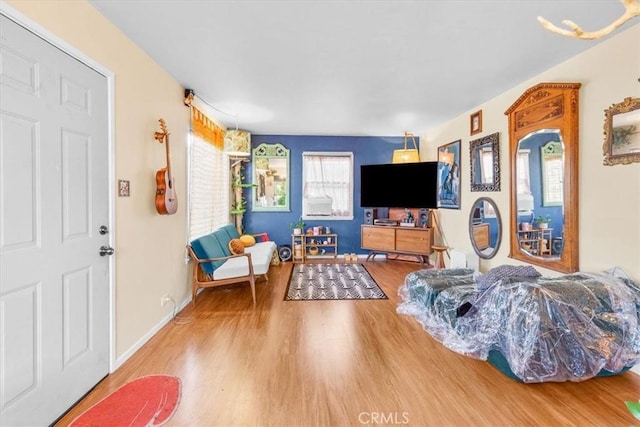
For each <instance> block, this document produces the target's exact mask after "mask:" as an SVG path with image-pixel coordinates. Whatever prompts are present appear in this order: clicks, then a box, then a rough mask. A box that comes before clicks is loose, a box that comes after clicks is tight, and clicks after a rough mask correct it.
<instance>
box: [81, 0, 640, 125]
mask: <svg viewBox="0 0 640 427" xmlns="http://www.w3.org/2000/svg"><path fill="white" fill-rule="evenodd" d="M89 1H90V3H92V4H93V5H94V6H95V7H96V8H97V9H98V10H99V11H100V12H101V13H102V14H103V15H104V16H106V17H107V19H109V20H110V21H111V22H112V23H113V24H115V25H116V26H117V27H118V28H120V29H121V30H122V31H123V32H124V33H125V34H126V35H127V36H128V37H129V38H130V39H131V40H133V41H134V42H135V43H136V44H137V45H139V46H140V47H141V48H142V49H143V50H144V51H145V52H146V53H147V54H148V55H149V56H151V57H152V58H153V59H154V60H155V61H156V62H157V63H158V64H160V66H161V67H163V68H164V69H165V70H167V72H168V73H169V74H171V75H172V76H173V77H174V78H175V79H176V80H177V81H178V82H179V83H180V84H182V85H183V86H184V87H185V88H191V89H193V90H194V91H195V93H196V96H197V97H199V98H200V99H201V100H202V101H204V102H206V103H207V104H209V105H210V106H212V107H214V108H215V109H216V110H217V112H218V113H219V114H218V115H217V117H215V119H217V120H218V121H220V122H222V123H223V124H224V125H226V126H229V127H235V126H236V124H237V126H238V127H239V128H241V129H246V130H249V131H251V132H252V133H255V134H274V135H377V136H397V135H402V134H403V132H404V131H411V132H414V133H416V134H419V133H422V132H425V131H427V130H428V129H430V128H433V127H434V126H437V125H439V124H441V123H443V122H445V121H447V120H449V119H452V118H454V117H456V116H458V115H460V114H463V113H464V112H466V111H469V110H472V109H474V108H476V107H477V106H478V105H480V104H482V103H484V102H485V101H488V100H489V99H491V98H493V97H495V96H497V95H499V94H501V93H502V92H504V91H506V90H508V89H510V88H512V87H514V86H516V85H517V84H519V83H521V82H523V81H524V80H527V79H528V78H530V77H533V76H535V75H537V74H539V73H541V72H542V71H544V70H547V69H549V68H551V67H552V66H554V65H556V64H558V63H560V62H562V61H564V60H566V59H567V58H570V57H571V56H574V55H576V54H577V53H579V52H581V51H583V50H585V49H588V48H590V47H592V46H594V45H595V44H597V43H598V42H599V41H586V40H575V39H570V38H567V37H563V36H560V35H557V34H553V33H550V32H549V31H547V30H544V29H543V28H542V27H541V26H540V24H539V23H538V22H537V21H536V17H537V16H538V15H541V16H544V17H545V18H547V19H548V20H550V21H551V22H552V23H554V24H556V25H561V21H562V20H563V19H571V20H573V21H574V22H576V23H578V24H579V25H581V26H582V27H583V28H584V29H585V30H586V31H592V30H596V29H599V28H601V27H604V26H606V25H608V24H609V23H610V22H612V21H613V20H614V19H615V18H617V17H618V16H620V15H621V14H622V12H623V11H624V8H623V6H622V5H621V4H620V2H619V1H618V0H603V1H598V0H585V1H580V0H572V1H525V0H509V1H505V0H494V1H487V0H475V1H473V0H470V1H399V0H398V1H382V0H379V1H355V0H351V1H284V0H282V1H257V0H256V1H237V0H236V1H211V0H208V1H207V0H190V1H179V0H163V1H155V0H154V1H151V0H136V1H122V0H89ZM631 24H635V22H633V23H628V24H626V25H625V26H623V27H622V28H621V29H619V30H618V31H621V30H623V29H625V28H627V27H629V26H631ZM600 41H601V40H600ZM177 102H181V100H177Z"/></svg>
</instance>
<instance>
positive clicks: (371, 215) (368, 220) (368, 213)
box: [364, 208, 378, 225]
mask: <svg viewBox="0 0 640 427" xmlns="http://www.w3.org/2000/svg"><path fill="white" fill-rule="evenodd" d="M376 219H378V209H375V208H365V210H364V223H365V224H367V225H373V221H375V220H376Z"/></svg>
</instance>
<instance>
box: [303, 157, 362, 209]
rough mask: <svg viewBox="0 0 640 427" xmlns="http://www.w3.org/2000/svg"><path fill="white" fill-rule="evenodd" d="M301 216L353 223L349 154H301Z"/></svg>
mask: <svg viewBox="0 0 640 427" xmlns="http://www.w3.org/2000/svg"><path fill="white" fill-rule="evenodd" d="M302 198H303V203H302V216H303V217H304V218H305V219H348V220H351V219H353V153H348V152H305V153H302Z"/></svg>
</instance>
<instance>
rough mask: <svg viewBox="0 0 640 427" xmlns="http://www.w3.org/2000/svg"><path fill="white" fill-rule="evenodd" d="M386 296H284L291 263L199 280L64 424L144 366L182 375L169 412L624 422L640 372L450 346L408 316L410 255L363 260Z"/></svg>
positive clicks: (294, 419) (314, 418) (450, 422)
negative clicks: (506, 359)
mask: <svg viewBox="0 0 640 427" xmlns="http://www.w3.org/2000/svg"><path fill="white" fill-rule="evenodd" d="M366 266H367V269H368V270H369V271H370V273H371V275H372V276H373V277H374V278H375V279H376V281H377V282H378V284H379V285H380V287H381V288H382V289H383V290H384V291H385V293H386V294H387V295H388V296H389V299H388V300H370V301H283V298H284V294H285V291H286V285H287V280H288V278H289V273H290V271H291V267H292V265H291V264H290V263H285V264H282V265H280V266H274V267H272V268H271V270H270V273H269V277H270V280H269V282H259V284H258V285H257V298H258V303H257V308H255V309H254V308H253V305H252V303H251V293H250V290H249V287H248V286H241V287H233V288H231V289H219V288H218V289H210V290H205V291H203V292H202V293H201V294H200V295H199V297H198V302H197V306H196V308H195V309H194V308H193V307H192V305H191V304H189V306H188V307H187V308H185V310H183V311H182V312H181V313H180V314H179V317H178V322H172V323H169V324H168V325H167V326H166V327H164V328H163V329H162V330H161V331H160V332H159V333H158V334H156V336H154V337H153V338H152V339H151V340H150V341H149V342H148V343H147V344H146V345H145V346H144V347H143V348H142V349H141V350H140V351H138V352H137V353H136V354H135V355H133V356H132V357H131V358H130V359H129V360H128V361H127V362H126V363H125V364H124V365H123V366H122V367H121V368H120V369H118V370H117V371H116V372H115V373H113V374H112V375H110V376H109V377H107V378H106V379H105V380H103V381H102V382H101V383H100V384H99V385H98V386H97V387H96V388H95V389H94V391H93V392H91V393H90V394H89V395H88V396H87V397H86V398H85V399H84V400H83V401H81V402H80V403H79V404H78V405H77V406H76V407H75V408H73V409H72V410H71V411H70V412H69V413H68V414H67V415H66V416H65V417H64V418H63V419H62V420H61V421H60V422H59V424H58V425H66V424H68V423H69V422H70V421H71V420H73V419H74V418H75V417H76V416H77V415H78V414H80V413H81V412H83V411H84V410H86V409H87V408H88V407H90V406H91V405H92V404H94V403H95V402H97V401H98V400H100V399H102V398H103V397H105V396H106V395H108V394H109V393H110V392H111V391H113V390H115V389H116V388H117V387H119V386H121V385H122V384H125V383H126V382H127V381H129V380H132V379H134V378H136V377H138V376H142V375H148V374H155V373H163V374H171V375H176V376H178V377H179V378H180V379H181V381H182V399H181V402H180V406H179V408H178V410H177V412H176V413H175V415H174V417H173V418H172V420H171V421H170V422H169V424H168V425H170V426H245V425H246V426H360V425H367V424H368V425H394V424H395V425H410V426H514V425H517V426H526V425H531V426H540V425H544V426H547V425H549V426H551V425H553V426H570V425H575V426H592V425H596V426H629V425H634V422H635V424H637V420H635V419H634V418H633V417H632V416H631V415H630V414H629V412H628V411H627V409H626V407H625V405H624V403H623V402H624V401H625V400H633V401H637V400H638V399H640V376H638V375H636V374H634V373H626V374H623V375H619V376H615V377H609V378H596V379H592V380H588V381H583V382H580V383H545V384H530V385H525V384H521V383H518V382H516V381H513V380H511V379H509V378H507V377H505V376H504V375H503V374H501V373H500V372H499V371H497V370H496V369H495V368H493V367H492V366H491V365H489V364H488V363H487V362H484V361H480V360H474V359H471V358H468V357H465V356H461V355H459V354H457V353H454V352H452V351H450V350H448V349H446V348H445V347H443V346H442V345H441V344H439V343H438V342H436V341H435V340H433V339H432V338H431V337H430V336H429V335H428V334H427V333H426V332H425V331H424V330H423V329H422V327H421V326H420V325H419V324H418V323H417V322H416V321H415V320H414V319H413V318H411V317H407V316H403V315H399V314H397V313H396V311H395V308H396V306H397V303H398V299H397V289H398V287H399V286H400V284H401V283H402V282H403V279H404V277H405V275H406V274H407V273H408V272H410V271H413V270H416V269H418V264H416V263H411V262H393V261H388V262H384V261H379V262H370V263H366Z"/></svg>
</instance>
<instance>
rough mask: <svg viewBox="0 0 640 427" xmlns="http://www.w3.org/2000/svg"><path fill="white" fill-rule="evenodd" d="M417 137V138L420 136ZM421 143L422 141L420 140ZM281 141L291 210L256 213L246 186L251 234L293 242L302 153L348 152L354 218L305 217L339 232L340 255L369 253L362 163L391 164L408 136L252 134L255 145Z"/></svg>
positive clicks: (248, 167)
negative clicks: (364, 242) (364, 245)
mask: <svg viewBox="0 0 640 427" xmlns="http://www.w3.org/2000/svg"><path fill="white" fill-rule="evenodd" d="M416 140H417V138H416ZM417 142H418V141H417ZM262 143H266V144H275V143H280V144H282V145H284V146H285V147H286V148H288V149H289V150H290V152H289V155H290V157H289V164H290V170H289V173H290V187H289V194H290V196H289V197H290V198H289V207H290V212H252V195H253V193H252V192H251V191H252V189H250V188H249V189H245V192H246V193H245V197H246V199H247V201H248V203H247V212H246V213H245V216H244V227H245V229H246V230H247V232H248V233H260V232H263V231H265V232H267V233H268V234H269V237H270V238H271V240H273V241H274V242H276V243H277V244H278V245H281V244H289V245H290V244H291V229H290V228H289V224H290V223H292V222H295V221H297V220H298V219H299V218H300V216H301V215H302V153H303V152H305V151H345V152H352V153H353V162H354V163H353V175H354V187H353V192H354V194H353V208H354V209H353V220H351V221H349V220H313V221H312V220H305V228H309V227H313V226H320V225H321V226H328V227H330V228H331V232H332V233H336V234H338V254H344V253H365V251H363V250H362V249H361V248H360V226H361V225H362V224H363V222H364V209H363V208H361V207H360V165H367V164H379V163H391V158H392V157H393V150H397V149H399V148H403V147H404V137H402V136H400V137H373V136H296V135H255V134H253V135H251V145H252V148H255V147H257V146H258V145H260V144H262ZM244 168H245V171H244V172H245V174H246V177H245V182H248V183H250V182H251V180H252V172H253V164H252V163H251V162H249V163H247V164H245V166H244Z"/></svg>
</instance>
